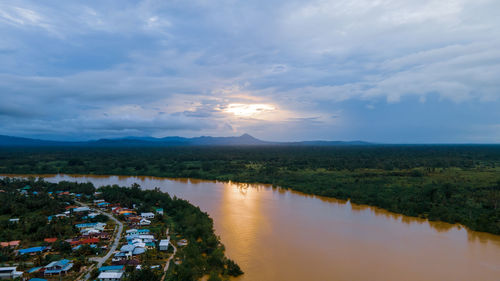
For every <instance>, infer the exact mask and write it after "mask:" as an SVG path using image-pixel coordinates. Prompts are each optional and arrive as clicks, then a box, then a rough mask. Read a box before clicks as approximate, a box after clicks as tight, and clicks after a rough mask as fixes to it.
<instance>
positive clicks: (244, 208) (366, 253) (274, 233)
mask: <svg viewBox="0 0 500 281" xmlns="http://www.w3.org/2000/svg"><path fill="white" fill-rule="evenodd" d="M44 177H45V178H46V180H48V181H50V182H57V181H61V180H68V181H78V182H87V181H89V182H92V183H94V184H95V185H96V186H101V185H107V184H118V185H125V186H130V185H131V184H133V183H138V184H140V185H141V186H142V187H143V188H146V189H151V188H154V187H159V188H160V189H161V190H162V191H165V192H168V193H170V194H171V195H175V196H177V197H180V198H183V199H186V200H189V201H190V202H191V203H193V204H195V205H197V206H199V207H200V208H201V209H202V210H203V211H206V212H208V213H209V214H210V216H211V217H212V218H213V219H214V223H215V230H216V232H217V234H218V235H219V236H220V237H221V240H222V242H223V243H224V245H225V246H226V252H227V255H228V256H229V257H230V258H232V259H234V260H235V261H236V262H237V263H238V264H239V265H240V266H241V268H242V269H243V270H244V271H245V274H244V275H243V276H242V277H239V278H237V279H236V280H238V281H249V280H252V281H254V280H255V281H273V280H287V281H305V280H313V281H316V280H317V281H324V280H338V281H343V280H345V281H353V280H363V281H364V280H371V281H374V280H380V281H382V280H383V281H387V280H450V281H451V280H453V281H456V280H485V281H486V280H495V281H498V280H500V236H497V235H490V234H486V233H480V232H474V231H469V230H467V229H465V228H464V227H461V226H459V225H451V224H447V223H436V222H429V221H427V220H423V219H417V218H412V217H406V216H402V215H398V214H394V213H390V212H387V211H384V210H381V209H378V208H373V207H368V206H362V205H355V204H350V203H349V202H346V201H339V200H334V199H330V198H323V197H318V196H309V195H304V194H301V193H297V192H293V191H288V190H284V189H280V188H272V187H269V186H266V185H258V184H240V183H232V182H214V181H202V180H193V179H166V178H155V177H123V176H70V175H51V176H44Z"/></svg>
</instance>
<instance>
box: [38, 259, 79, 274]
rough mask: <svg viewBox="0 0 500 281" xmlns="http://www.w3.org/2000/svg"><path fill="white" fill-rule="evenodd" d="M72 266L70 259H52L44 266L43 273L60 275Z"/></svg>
mask: <svg viewBox="0 0 500 281" xmlns="http://www.w3.org/2000/svg"><path fill="white" fill-rule="evenodd" d="M72 267H73V263H72V262H71V261H70V260H66V259H64V260H59V261H53V262H51V263H49V264H47V265H46V266H45V272H44V274H45V275H61V274H66V273H68V271H69V270H70V269H71V268H72Z"/></svg>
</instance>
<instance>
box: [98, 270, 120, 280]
mask: <svg viewBox="0 0 500 281" xmlns="http://www.w3.org/2000/svg"><path fill="white" fill-rule="evenodd" d="M122 277H123V272H112V271H106V272H101V273H100V274H99V276H97V280H99V281H120V280H122Z"/></svg>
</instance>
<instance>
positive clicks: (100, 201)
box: [94, 199, 105, 204]
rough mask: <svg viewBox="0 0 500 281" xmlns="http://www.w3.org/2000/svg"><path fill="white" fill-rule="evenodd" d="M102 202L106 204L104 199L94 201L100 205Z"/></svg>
mask: <svg viewBox="0 0 500 281" xmlns="http://www.w3.org/2000/svg"><path fill="white" fill-rule="evenodd" d="M102 202H105V200H104V199H97V200H94V204H99V203H102Z"/></svg>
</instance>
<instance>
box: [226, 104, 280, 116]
mask: <svg viewBox="0 0 500 281" xmlns="http://www.w3.org/2000/svg"><path fill="white" fill-rule="evenodd" d="M274 110H276V107H275V106H274V105H271V104H260V103H254V104H242V103H231V104H229V105H228V106H227V108H225V109H224V111H225V112H228V113H232V114H234V115H236V116H239V117H255V116H257V115H259V114H261V113H264V112H269V111H274Z"/></svg>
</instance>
